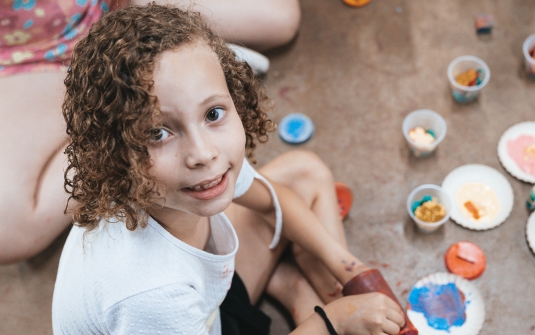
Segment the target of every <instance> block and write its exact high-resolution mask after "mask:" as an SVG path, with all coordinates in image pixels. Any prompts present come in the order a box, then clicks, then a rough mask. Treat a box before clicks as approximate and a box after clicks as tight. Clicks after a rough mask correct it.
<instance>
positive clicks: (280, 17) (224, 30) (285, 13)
mask: <svg viewBox="0 0 535 335" xmlns="http://www.w3.org/2000/svg"><path fill="white" fill-rule="evenodd" d="M132 2H133V3H134V4H140V5H143V4H147V3H148V1H147V0H133V1H132ZM150 2H152V0H151V1H150ZM156 2H161V3H163V4H174V5H177V6H179V7H180V8H183V9H185V8H191V9H193V10H197V11H199V12H200V13H202V14H203V15H205V16H206V18H207V19H208V20H209V22H210V23H211V26H212V29H214V31H215V32H216V33H217V34H218V35H219V36H221V37H223V38H224V39H225V40H226V41H227V42H232V43H236V44H243V45H245V46H247V47H249V48H252V49H255V50H258V51H265V50H268V49H272V48H275V47H278V46H282V45H284V44H286V43H288V42H290V41H291V40H292V39H293V38H294V37H295V35H296V33H297V30H298V29H299V23H300V20H301V9H300V7H299V1H298V0H256V1H249V0H224V1H215V0H195V1H193V0H161V1H156Z"/></svg>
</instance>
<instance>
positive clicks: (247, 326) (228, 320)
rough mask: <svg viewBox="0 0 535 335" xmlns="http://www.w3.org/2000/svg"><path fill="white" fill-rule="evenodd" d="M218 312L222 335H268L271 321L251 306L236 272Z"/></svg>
mask: <svg viewBox="0 0 535 335" xmlns="http://www.w3.org/2000/svg"><path fill="white" fill-rule="evenodd" d="M219 312H220V314H221V332H222V335H269V326H270V324H271V319H270V318H269V316H267V315H266V314H264V312H262V311H261V310H260V309H258V308H257V307H255V306H253V305H251V300H250V299H249V294H248V293H247V290H246V289H245V285H244V284H243V281H242V280H241V278H240V277H239V276H238V274H237V273H236V272H234V276H233V277H232V284H231V286H230V290H229V291H228V293H227V296H226V297H225V300H223V303H222V304H221V306H220V307H219Z"/></svg>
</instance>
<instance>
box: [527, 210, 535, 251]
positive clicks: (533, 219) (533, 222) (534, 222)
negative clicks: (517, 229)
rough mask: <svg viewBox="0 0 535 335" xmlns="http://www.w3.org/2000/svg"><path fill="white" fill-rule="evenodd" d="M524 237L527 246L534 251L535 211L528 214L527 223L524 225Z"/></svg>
mask: <svg viewBox="0 0 535 335" xmlns="http://www.w3.org/2000/svg"><path fill="white" fill-rule="evenodd" d="M526 238H527V240H528V244H529V247H530V248H531V250H532V251H533V253H535V212H533V213H531V215H530V216H529V219H528V224H527V225H526Z"/></svg>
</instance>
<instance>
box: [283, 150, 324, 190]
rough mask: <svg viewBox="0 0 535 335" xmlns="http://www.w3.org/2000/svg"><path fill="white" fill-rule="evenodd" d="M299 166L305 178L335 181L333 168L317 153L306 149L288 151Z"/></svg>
mask: <svg viewBox="0 0 535 335" xmlns="http://www.w3.org/2000/svg"><path fill="white" fill-rule="evenodd" d="M287 154H288V155H289V157H291V159H292V160H294V162H295V164H296V165H297V166H298V169H299V175H300V176H302V177H303V178H307V179H313V180H317V181H322V182H334V178H333V175H332V172H331V169H330V168H329V167H328V166H327V164H325V162H324V161H323V160H322V159H321V158H320V157H319V156H318V155H317V154H315V153H313V152H311V151H305V150H295V151H291V152H289V153H287Z"/></svg>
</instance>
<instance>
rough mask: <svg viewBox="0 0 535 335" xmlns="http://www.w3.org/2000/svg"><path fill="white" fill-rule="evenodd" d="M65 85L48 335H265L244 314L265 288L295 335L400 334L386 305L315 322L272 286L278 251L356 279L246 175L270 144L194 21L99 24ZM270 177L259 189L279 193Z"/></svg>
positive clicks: (132, 16)
mask: <svg viewBox="0 0 535 335" xmlns="http://www.w3.org/2000/svg"><path fill="white" fill-rule="evenodd" d="M65 84H66V86H67V93H66V100H65V103H64V106H63V111H64V116H65V120H66V122H67V133H68V135H69V136H70V143H69V145H68V147H67V154H68V157H69V169H68V170H67V172H66V174H65V179H66V190H67V192H69V193H70V195H71V198H72V199H73V200H75V201H76V204H71V205H72V206H73V208H72V211H73V217H74V222H75V226H74V227H73V229H72V230H71V233H70V235H69V237H68V239H67V242H66V244H65V247H64V250H63V253H62V257H61V261H60V266H59V270H58V277H57V282H56V287H55V292H54V299H53V327H54V332H55V333H57V334H88V333H92V334H93V333H95V334H133V333H148V334H158V333H160V334H168V333H173V334H221V333H223V334H240V332H241V334H267V333H268V326H269V319H267V318H266V316H265V315H264V314H262V313H261V312H260V311H259V310H257V309H256V308H254V306H252V304H254V303H256V301H257V300H258V298H259V296H260V294H261V293H262V292H263V291H264V290H265V288H266V286H268V291H270V292H271V293H272V294H273V295H274V296H275V298H277V299H279V300H281V301H282V302H283V304H285V306H287V307H293V308H296V310H295V314H294V315H301V316H302V317H299V318H296V324H297V326H298V327H297V328H296V330H295V331H294V332H295V333H296V334H299V333H302V334H329V333H330V334H335V333H339V334H385V333H386V334H397V333H398V331H399V329H400V327H401V326H403V324H404V318H403V314H402V312H401V309H400V308H399V306H398V305H397V304H396V303H395V302H393V301H392V300H390V299H389V298H387V297H386V296H384V295H381V294H364V295H360V296H351V297H344V298H340V299H337V300H335V301H333V302H330V303H329V304H327V305H325V306H324V309H321V308H319V309H318V313H317V314H316V313H314V314H312V313H313V312H312V309H313V306H314V305H317V306H320V307H321V306H323V303H322V301H321V300H320V298H319V297H318V296H317V295H316V294H315V292H314V290H313V289H312V288H311V287H310V286H308V285H307V284H305V285H303V283H304V281H303V280H302V279H303V278H302V277H301V276H300V275H299V273H298V272H297V271H296V270H295V268H290V267H288V265H283V267H279V268H277V270H275V275H273V276H272V273H273V272H274V269H275V267H276V265H277V262H278V260H279V258H280V255H281V253H282V250H283V249H284V247H285V244H286V243H287V240H291V241H293V242H295V243H296V244H298V245H299V246H300V247H302V248H303V249H304V250H306V251H307V252H308V253H310V254H311V255H313V256H314V257H316V258H317V259H318V260H319V261H320V262H321V263H322V264H324V265H325V266H326V268H327V269H328V271H329V272H330V273H331V274H332V275H333V276H334V277H335V278H336V279H337V281H338V282H341V283H346V282H348V281H350V280H351V278H353V277H354V276H355V275H357V274H359V273H360V272H362V271H363V270H365V269H366V268H365V267H364V265H362V263H360V262H359V261H358V260H357V259H356V258H355V257H354V256H352V255H351V254H350V253H348V252H347V250H346V249H345V248H344V246H343V245H341V244H340V243H338V242H337V240H336V239H334V238H333V237H332V235H330V234H329V233H328V232H327V231H326V230H325V228H324V227H323V226H322V225H321V224H320V223H319V221H318V219H317V217H316V216H315V215H314V214H313V213H312V212H311V211H310V209H309V208H308V207H307V205H306V204H305V203H304V202H303V201H301V199H300V198H299V197H298V196H297V195H296V194H295V193H293V192H292V191H291V190H289V189H287V188H285V187H283V186H282V185H280V184H277V183H276V182H271V181H268V180H267V179H266V178H265V177H263V176H262V175H261V174H258V173H257V172H256V171H255V170H254V169H253V168H252V167H251V166H250V165H249V164H248V162H247V160H245V159H244V157H245V155H246V151H247V154H248V155H249V156H250V155H251V154H252V150H253V149H254V147H255V140H258V141H265V140H266V139H267V138H266V134H267V132H268V131H270V130H271V129H272V128H273V125H272V123H271V121H270V120H269V119H268V118H267V115H266V113H265V111H264V108H263V105H262V102H263V101H264V96H263V93H262V92H261V91H260V90H258V89H257V84H256V83H255V81H254V77H253V74H252V71H251V69H250V68H249V67H248V66H247V65H246V64H244V63H240V62H237V61H236V60H235V56H234V54H233V53H232V51H230V50H229V49H228V47H226V45H225V44H224V43H223V41H222V40H221V39H220V38H219V37H217V36H215V35H214V34H213V33H212V32H211V31H210V30H209V29H208V28H207V26H206V24H205V23H204V22H203V20H202V19H201V18H200V16H199V15H198V14H195V13H190V12H184V11H181V10H179V9H176V8H170V7H161V6H156V5H150V6H148V7H128V8H125V9H121V10H117V11H114V12H112V13H110V14H107V15H106V16H104V17H103V18H102V19H101V20H100V21H98V22H97V23H95V24H94V25H93V27H92V28H91V31H90V33H89V35H88V36H87V38H85V39H84V40H82V41H81V42H80V43H79V44H78V45H77V46H76V49H75V51H74V53H73V57H72V65H71V68H70V69H69V71H68V75H67V79H66V80H65ZM285 159H286V160H287V159H288V158H282V160H285ZM279 162H280V160H279ZM278 164H279V163H276V162H275V163H273V164H272V165H269V164H268V166H267V167H266V172H267V174H271V175H272V176H274V177H275V178H274V179H278V178H280V179H284V178H288V177H289V176H288V174H286V175H285V173H284V172H282V173H277V172H273V171H274V168H275V167H276V166H277V165H278ZM270 171H271V172H270ZM233 199H234V201H235V202H236V203H237V204H239V205H240V206H238V205H232V206H230V204H231V202H232V201H233ZM224 210H227V213H228V214H229V217H230V219H231V221H232V222H233V225H234V227H235V229H234V227H233V225H231V224H230V222H229V220H228V218H227V216H226V215H225V214H224V213H222V212H223V211H224ZM282 222H284V225H282ZM281 233H282V236H283V238H282V239H280V237H281ZM272 234H274V237H273V239H272ZM238 241H240V248H239V249H238ZM268 246H269V248H270V249H271V250H270V249H268ZM235 259H236V263H235ZM235 268H236V272H235ZM238 273H239V275H240V276H241V277H242V279H243V280H242V279H240V277H239V276H238ZM286 280H287V281H286ZM281 281H282V282H283V283H281ZM287 283H295V284H296V286H295V289H294V290H288V289H287V287H286V286H285V284H287ZM223 300H225V301H223ZM311 314H312V315H311ZM304 315H306V317H304Z"/></svg>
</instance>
